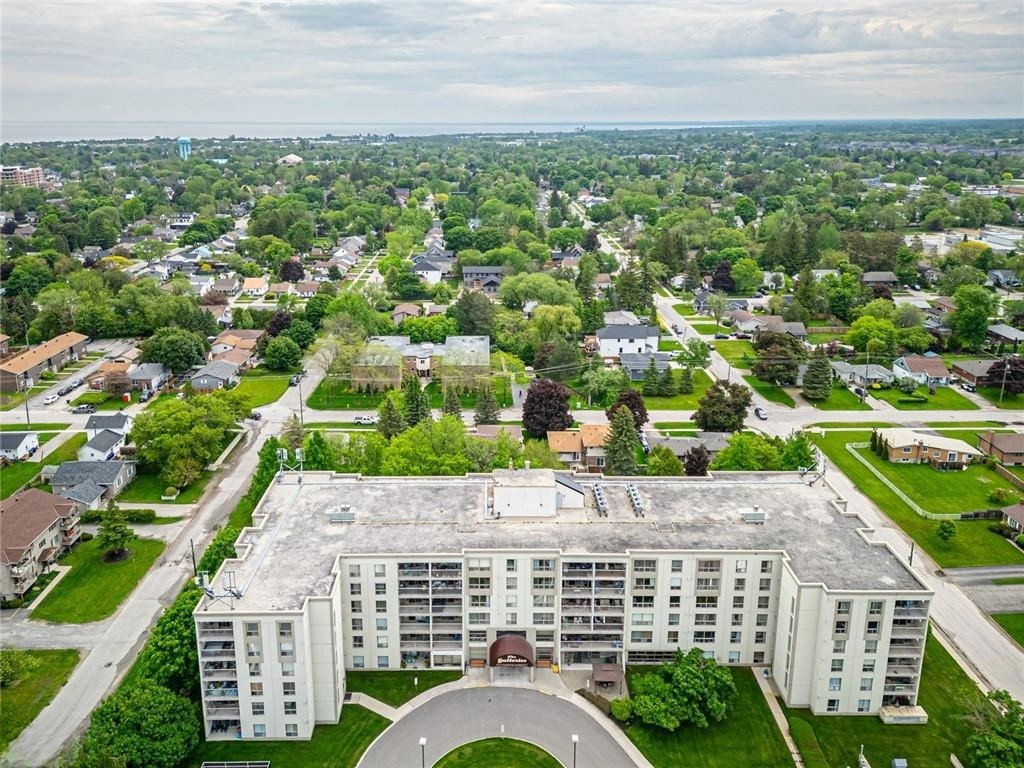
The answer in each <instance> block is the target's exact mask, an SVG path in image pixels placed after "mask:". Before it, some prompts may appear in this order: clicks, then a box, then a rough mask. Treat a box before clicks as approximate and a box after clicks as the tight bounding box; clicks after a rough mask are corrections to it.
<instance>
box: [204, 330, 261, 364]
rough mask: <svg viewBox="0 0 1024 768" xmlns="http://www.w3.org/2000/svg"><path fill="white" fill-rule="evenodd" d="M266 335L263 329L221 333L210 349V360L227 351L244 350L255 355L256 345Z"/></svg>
mask: <svg viewBox="0 0 1024 768" xmlns="http://www.w3.org/2000/svg"><path fill="white" fill-rule="evenodd" d="M265 333H266V331H264V330H263V329H260V328H257V329H252V330H247V329H239V328H235V329H232V330H230V331H221V332H220V334H219V335H218V336H217V338H216V339H214V340H213V344H212V345H211V347H210V355H211V358H210V359H214V358H216V356H217V355H219V354H221V353H223V352H227V351H228V350H229V349H246V350H249V351H250V352H251V353H252V354H255V350H256V345H257V344H259V341H260V339H261V338H263V335H264V334H265Z"/></svg>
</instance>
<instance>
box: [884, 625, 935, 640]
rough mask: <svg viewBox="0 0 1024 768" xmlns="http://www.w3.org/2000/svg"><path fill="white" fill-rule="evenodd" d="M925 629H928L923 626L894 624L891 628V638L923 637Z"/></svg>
mask: <svg viewBox="0 0 1024 768" xmlns="http://www.w3.org/2000/svg"><path fill="white" fill-rule="evenodd" d="M927 629H928V628H927V627H926V626H925V625H923V624H922V625H920V626H907V625H903V626H897V625H895V624H894V625H893V627H892V633H891V636H892V637H893V638H905V637H914V638H917V637H924V634H925V632H926V631H927Z"/></svg>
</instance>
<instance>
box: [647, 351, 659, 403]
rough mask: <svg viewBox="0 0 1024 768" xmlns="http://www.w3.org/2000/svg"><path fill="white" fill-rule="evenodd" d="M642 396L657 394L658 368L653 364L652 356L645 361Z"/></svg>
mask: <svg viewBox="0 0 1024 768" xmlns="http://www.w3.org/2000/svg"><path fill="white" fill-rule="evenodd" d="M643 392H644V397H654V396H655V395H657V394H658V368H657V366H656V365H655V364H654V358H653V357H651V360H650V362H649V363H647V370H646V371H644V387H643Z"/></svg>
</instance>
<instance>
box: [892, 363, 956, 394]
mask: <svg viewBox="0 0 1024 768" xmlns="http://www.w3.org/2000/svg"><path fill="white" fill-rule="evenodd" d="M892 373H893V375H894V376H895V377H896V378H897V379H905V378H911V379H914V381H916V382H917V383H918V384H921V385H923V386H926V387H936V386H945V385H948V384H949V381H950V375H949V370H948V369H947V368H946V364H945V363H944V362H942V358H941V357H937V356H936V357H929V356H927V355H904V356H903V357H897V358H896V359H895V360H893V362H892Z"/></svg>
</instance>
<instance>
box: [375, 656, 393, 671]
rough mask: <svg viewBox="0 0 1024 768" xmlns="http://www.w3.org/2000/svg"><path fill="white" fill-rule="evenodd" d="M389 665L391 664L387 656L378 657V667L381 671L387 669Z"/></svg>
mask: <svg viewBox="0 0 1024 768" xmlns="http://www.w3.org/2000/svg"><path fill="white" fill-rule="evenodd" d="M389 663H390V661H389V659H388V657H387V656H378V657H377V666H378V667H379V668H380V669H387V668H388V664H389Z"/></svg>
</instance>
